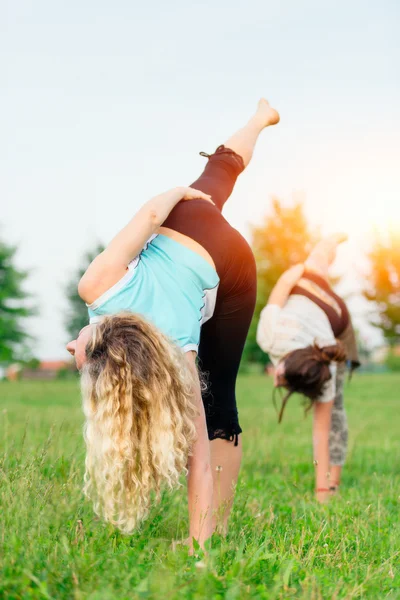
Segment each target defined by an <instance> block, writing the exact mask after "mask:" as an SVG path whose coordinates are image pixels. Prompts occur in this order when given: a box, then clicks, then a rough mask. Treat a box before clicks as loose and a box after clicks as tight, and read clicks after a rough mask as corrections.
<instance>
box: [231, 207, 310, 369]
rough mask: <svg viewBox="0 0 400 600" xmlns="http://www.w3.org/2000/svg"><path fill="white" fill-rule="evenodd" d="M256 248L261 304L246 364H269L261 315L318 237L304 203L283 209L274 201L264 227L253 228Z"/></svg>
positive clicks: (256, 315) (256, 314) (247, 350)
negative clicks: (260, 340) (260, 333)
mask: <svg viewBox="0 0 400 600" xmlns="http://www.w3.org/2000/svg"><path fill="white" fill-rule="evenodd" d="M252 233H253V243H252V248H253V252H254V256H255V259H256V264H257V284H258V290H257V303H256V309H255V313H254V317H253V321H252V323H251V326H250V331H249V335H248V338H247V342H246V347H245V351H244V356H243V360H244V362H262V363H265V362H266V355H265V354H264V352H263V351H262V350H261V349H260V348H259V347H258V345H257V342H256V331H257V324H258V320H259V317H260V312H261V310H262V309H263V308H264V306H265V305H266V303H267V300H268V297H269V295H270V293H271V291H272V288H273V287H274V285H275V284H276V282H277V280H278V279H279V277H280V276H281V275H282V273H283V272H284V271H286V269H288V268H289V267H290V266H291V265H293V264H296V263H298V262H302V261H304V260H305V259H306V257H307V255H308V253H309V251H310V249H311V247H312V245H313V243H314V242H315V236H314V234H313V233H312V232H311V231H310V229H309V226H308V224H307V221H306V217H305V214H304V210H303V205H302V203H301V202H295V203H294V204H292V205H291V206H283V205H282V203H281V202H280V201H279V200H278V199H277V198H274V199H273V200H272V207H271V212H270V214H268V215H267V216H266V217H265V220H264V223H263V224H261V225H260V226H257V227H254V228H253V232H252Z"/></svg>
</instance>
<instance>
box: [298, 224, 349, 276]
mask: <svg viewBox="0 0 400 600" xmlns="http://www.w3.org/2000/svg"><path fill="white" fill-rule="evenodd" d="M346 240H347V235H346V234H345V233H334V234H332V235H329V236H328V237H326V238H323V239H322V240H321V241H320V242H318V244H317V245H316V246H315V248H313V249H312V251H311V252H310V254H309V256H308V258H307V260H306V262H305V263H304V264H305V267H306V269H309V270H310V271H314V272H316V273H318V274H319V275H320V276H321V277H324V278H325V279H327V278H328V269H329V267H330V266H331V264H332V263H333V261H334V260H335V258H336V251H337V247H338V246H339V244H342V243H343V242H345V241H346Z"/></svg>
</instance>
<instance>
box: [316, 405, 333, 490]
mask: <svg viewBox="0 0 400 600" xmlns="http://www.w3.org/2000/svg"><path fill="white" fill-rule="evenodd" d="M332 408H333V400H332V401H331V402H318V401H315V402H314V425H313V445H314V462H315V489H316V495H317V500H318V501H319V502H326V501H327V500H328V499H329V496H330V493H329V468H330V464H329V432H330V428H331V416H332ZM318 490H320V491H318ZM323 490H325V491H323Z"/></svg>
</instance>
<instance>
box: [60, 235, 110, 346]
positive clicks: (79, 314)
mask: <svg viewBox="0 0 400 600" xmlns="http://www.w3.org/2000/svg"><path fill="white" fill-rule="evenodd" d="M103 250H104V246H102V245H101V244H98V245H97V246H96V248H94V249H93V250H92V251H89V252H86V253H85V254H84V256H83V258H82V266H81V267H80V268H79V269H78V270H77V271H76V272H75V273H74V275H73V277H72V278H71V280H70V282H69V283H68V284H67V286H66V288H65V291H66V294H67V300H68V303H69V310H68V312H67V317H66V320H65V327H66V329H67V331H68V333H69V335H70V336H71V337H72V338H75V337H76V336H77V335H78V333H79V331H80V330H81V329H82V327H85V325H87V324H88V309H87V306H86V304H85V303H84V302H83V300H82V299H81V298H80V296H79V294H78V283H79V280H80V279H81V277H82V275H83V274H84V273H85V271H86V269H87V268H88V266H89V264H90V263H91V262H92V260H94V258H96V256H97V255H98V254H100V252H103Z"/></svg>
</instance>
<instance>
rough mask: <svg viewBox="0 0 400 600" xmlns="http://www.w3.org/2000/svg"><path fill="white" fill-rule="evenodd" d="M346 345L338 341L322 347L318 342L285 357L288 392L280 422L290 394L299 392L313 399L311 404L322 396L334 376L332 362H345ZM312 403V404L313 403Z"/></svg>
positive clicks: (281, 411) (283, 403) (283, 402)
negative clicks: (330, 367)
mask: <svg viewBox="0 0 400 600" xmlns="http://www.w3.org/2000/svg"><path fill="white" fill-rule="evenodd" d="M345 361H346V351H345V349H344V346H343V345H342V344H341V343H340V342H337V343H336V344H333V345H332V346H324V347H320V346H318V344H314V345H313V346H307V347H306V348H299V349H298V350H293V352H290V353H289V354H287V355H286V356H285V357H284V359H283V362H284V366H285V370H284V377H285V380H286V383H285V387H286V388H287V390H288V393H287V394H286V396H285V397H284V398H283V400H282V407H281V410H280V412H279V423H280V422H281V421H282V416H283V411H284V410H285V406H286V404H287V401H288V400H289V398H290V396H291V395H292V394H293V393H294V392H297V393H299V394H304V396H307V398H309V399H310V400H311V404H312V403H313V402H314V401H315V400H316V399H317V398H318V397H319V396H321V394H322V392H323V388H324V386H325V384H326V382H327V381H329V379H330V378H331V377H332V374H331V371H330V369H329V365H330V364H331V362H345ZM311 404H310V405H311Z"/></svg>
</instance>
